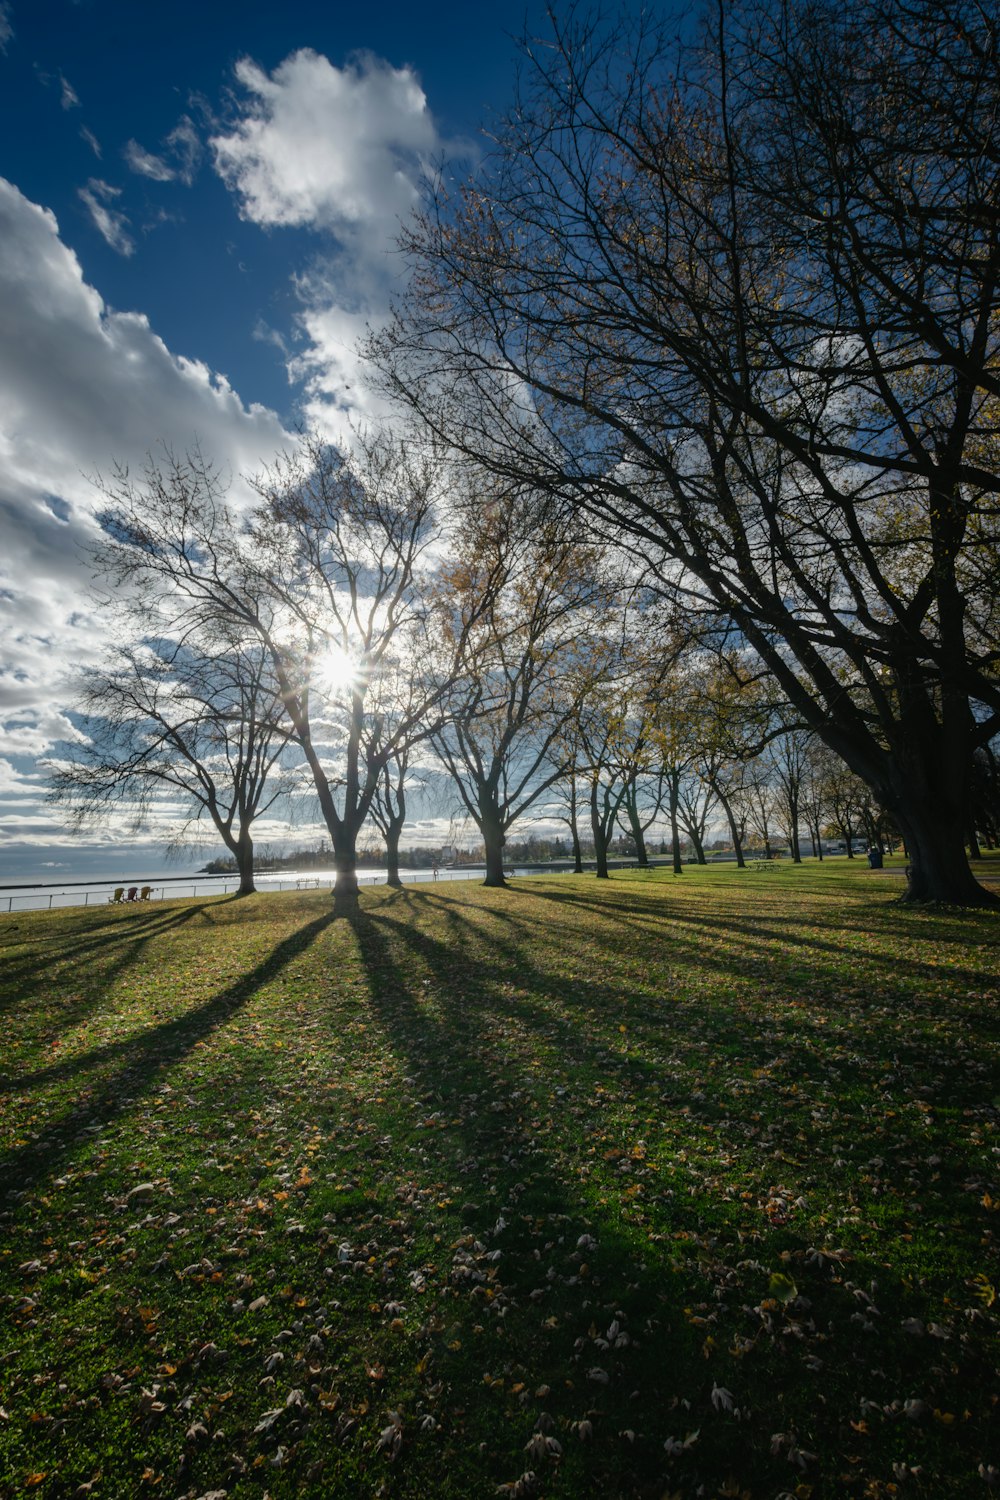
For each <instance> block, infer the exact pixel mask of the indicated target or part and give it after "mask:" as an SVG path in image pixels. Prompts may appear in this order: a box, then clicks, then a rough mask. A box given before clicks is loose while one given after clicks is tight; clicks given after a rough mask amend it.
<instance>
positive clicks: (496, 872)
mask: <svg viewBox="0 0 1000 1500" xmlns="http://www.w3.org/2000/svg"><path fill="white" fill-rule="evenodd" d="M479 831H480V833H481V834H482V836H483V847H484V849H485V851H486V879H485V880H484V881H483V885H489V886H502V885H506V884H507V881H506V879H505V878H504V873H503V846H504V832H503V825H502V824H501V822H500V817H499V814H498V813H497V812H496V810H495V809H493V808H489V809H487V811H486V812H485V813H481V815H480V823H479Z"/></svg>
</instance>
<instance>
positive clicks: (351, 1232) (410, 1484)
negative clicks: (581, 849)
mask: <svg viewBox="0 0 1000 1500" xmlns="http://www.w3.org/2000/svg"><path fill="white" fill-rule="evenodd" d="M900 889H901V885H900V881H899V878H898V875H897V874H894V873H893V872H891V871H890V872H887V873H885V874H884V875H877V874H872V873H871V872H869V871H867V869H864V868H862V867H860V865H859V866H858V867H856V868H849V867H848V866H847V863H846V862H845V861H838V862H835V863H833V864H828V865H825V866H823V867H818V866H815V865H811V864H807V865H805V866H803V867H801V868H799V869H795V868H792V867H785V868H779V869H777V870H775V871H766V872H760V873H754V872H745V873H743V872H738V871H736V870H735V869H731V868H730V869H726V868H719V869H709V870H707V871H701V870H694V869H688V870H686V871H685V874H684V875H683V876H682V877H681V878H680V879H675V878H673V877H672V876H670V875H669V874H666V873H660V872H657V873H653V874H649V875H641V874H633V875H621V876H618V877H616V878H614V879H613V880H612V881H611V882H609V883H598V882H597V881H595V880H594V879H593V878H592V877H582V878H574V877H571V876H568V877H562V878H553V879H546V880H536V879H531V880H523V881H519V882H516V883H515V885H514V887H513V888H512V889H510V890H508V891H502V892H496V891H485V890H482V889H480V888H479V887H476V886H472V885H464V884H463V885H458V884H455V885H449V886H447V887H440V886H438V887H435V886H426V887H422V888H411V889H408V890H405V891H402V892H396V893H390V892H388V891H386V890H382V889H379V890H369V891H365V892H364V894H363V897H362V913H361V916H360V918H359V919H358V921H357V922H356V923H355V924H349V923H347V922H344V921H334V920H332V916H331V913H330V909H329V897H328V896H326V895H321V894H313V893H311V894H309V895H302V894H296V895H286V896H278V895H268V896H259V897H255V898H252V899H250V900H246V901H242V902H240V901H235V900H229V901H218V900H216V901H204V900H202V901H182V902H175V903H171V904H167V905H163V906H157V907H155V908H145V909H143V908H140V909H113V908H106V909H104V910H100V911H95V910H93V909H90V910H81V909H77V910H73V911H67V912H61V913H52V914H51V915H49V914H31V915H29V916H22V915H15V916H14V917H13V918H8V919H5V920H4V921H3V925H2V926H0V944H2V945H3V948H2V953H3V963H4V988H3V990H2V991H0V1005H2V1015H3V1023H4V1030H3V1035H4V1039H5V1047H4V1056H3V1061H2V1064H0V1070H2V1072H3V1081H2V1088H3V1108H2V1112H0V1120H2V1124H0V1131H2V1149H3V1152H4V1156H3V1161H2V1163H0V1192H7V1193H8V1195H9V1196H8V1198H7V1202H6V1204H4V1205H3V1208H4V1209H5V1217H4V1218H3V1219H2V1220H0V1228H2V1230H3V1231H4V1233H3V1241H2V1260H0V1277H2V1282H0V1294H2V1299H3V1300H2V1302H0V1307H2V1309H3V1312H4V1314H5V1315H6V1317H7V1321H8V1322H9V1324H10V1326H11V1328H12V1336H11V1337H10V1338H9V1340H8V1342H7V1345H6V1348H5V1350H4V1352H3V1354H2V1356H0V1358H2V1363H0V1380H2V1386H0V1406H2V1409H3V1416H2V1418H0V1476H4V1477H0V1491H3V1492H4V1493H7V1492H9V1493H10V1494H12V1495H13V1494H20V1493H22V1492H24V1493H38V1494H44V1495H53V1496H55V1495H64V1494H73V1493H74V1491H75V1490H76V1488H77V1486H78V1485H81V1484H85V1483H92V1484H93V1488H92V1489H91V1490H90V1491H89V1492H87V1493H91V1494H93V1495H95V1496H108V1497H120V1496H128V1495H133V1494H134V1495H146V1494H150V1495H166V1496H170V1497H178V1496H182V1495H187V1496H191V1497H194V1496H201V1495H203V1494H205V1493H207V1492H210V1491H212V1490H224V1491H226V1493H228V1494H230V1495H234V1496H235V1495H260V1496H263V1494H264V1493H265V1492H267V1493H269V1494H270V1495H271V1496H273V1497H275V1500H277V1497H279V1496H283V1495H289V1496H290V1495H298V1494H303V1493H317V1494H329V1495H338V1496H339V1495H343V1496H352V1497H353V1496H355V1495H359V1494H373V1495H374V1494H385V1495H400V1496H404V1495H406V1496H428V1495H442V1496H453V1497H460V1496H461V1497H470V1496H472V1497H475V1496H480V1495H482V1496H490V1495H492V1494H493V1493H494V1491H495V1490H496V1488H497V1486H500V1485H512V1486H516V1485H517V1484H520V1486H521V1488H520V1490H519V1491H516V1492H517V1493H522V1494H528V1493H538V1494H544V1495H553V1496H564V1497H570V1496H572V1497H576V1496H583V1495H594V1496H615V1495H622V1496H624V1495H649V1496H654V1495H655V1496H661V1495H663V1494H664V1493H666V1494H675V1493H676V1494H679V1495H681V1496H683V1497H689V1496H690V1497H694V1496H696V1495H706V1496H709V1497H712V1496H716V1495H719V1496H722V1495H743V1494H749V1495H750V1496H752V1497H754V1500H757V1497H769V1500H770V1497H774V1496H776V1495H778V1494H782V1493H787V1494H790V1495H795V1496H797V1497H801V1500H806V1497H811V1500H819V1497H824V1496H829V1497H834V1496H839V1495H858V1496H865V1497H868V1496H871V1497H876V1496H883V1495H884V1496H888V1495H891V1494H896V1493H898V1494H902V1495H905V1494H907V1493H912V1494H915V1495H928V1496H938V1495H956V1496H958V1495H963V1496H964V1495H968V1494H972V1493H975V1492H977V1491H981V1492H982V1493H984V1494H986V1493H988V1491H987V1489H986V1486H985V1485H984V1480H983V1476H982V1474H981V1473H980V1466H981V1465H982V1466H983V1470H984V1473H985V1474H986V1476H987V1478H988V1477H989V1469H988V1466H989V1464H990V1463H991V1462H995V1461H996V1460H995V1459H994V1458H993V1455H995V1454H996V1453H997V1452H998V1451H1000V1443H998V1441H997V1403H996V1401H995V1399H994V1396H993V1394H991V1393H993V1392H995V1390H996V1386H997V1378H996V1377H997V1369H996V1367H997V1363H998V1345H997V1339H996V1333H997V1317H996V1315H997V1305H998V1304H997V1303H996V1302H994V1301H993V1300H992V1298H993V1296H994V1291H993V1289H994V1288H996V1287H998V1286H1000V1271H998V1267H997V1261H996V1231H997V1227H998V1226H1000V1218H998V1213H1000V1187H998V1185H997V1181H996V1178H997V1159H998V1158H997V1151H998V1148H1000V1139H998V1135H997V1129H996V1126H997V1120H998V1117H1000V1074H998V1070H997V1042H998V1028H997V974H998V970H1000V952H998V946H997V918H996V917H994V916H992V915H990V914H984V913H974V914H967V913H961V912H955V911H944V912H936V913H935V912H912V911H907V910H904V909H902V908H900V907H899V906H897V905H894V904H893V903H892V899H891V898H892V896H893V895H895V894H897V893H898V891H899V890H900ZM262 1299H263V1300H262ZM529 1471H530V1472H531V1473H533V1474H534V1475H535V1479H534V1480H533V1481H529V1480H526V1479H522V1478H521V1476H522V1475H525V1474H526V1473H527V1472H529ZM914 1471H917V1472H914ZM7 1476H9V1477H7ZM4 1485H7V1486H8V1490H4V1488H3V1487H4ZM892 1486H896V1489H895V1490H894V1489H893V1488H892ZM507 1493H511V1491H510V1490H508V1491H507Z"/></svg>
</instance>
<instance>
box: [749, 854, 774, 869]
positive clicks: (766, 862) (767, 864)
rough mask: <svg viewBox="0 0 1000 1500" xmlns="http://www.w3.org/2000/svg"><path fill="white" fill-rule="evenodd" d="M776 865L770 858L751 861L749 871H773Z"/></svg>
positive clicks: (772, 858)
mask: <svg viewBox="0 0 1000 1500" xmlns="http://www.w3.org/2000/svg"><path fill="white" fill-rule="evenodd" d="M777 864H778V861H777V860H776V859H775V858H774V857H773V856H772V857H771V858H770V859H752V860H751V861H750V868H751V870H774V869H776V868H777Z"/></svg>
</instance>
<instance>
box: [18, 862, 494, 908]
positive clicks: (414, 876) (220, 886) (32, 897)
mask: <svg viewBox="0 0 1000 1500" xmlns="http://www.w3.org/2000/svg"><path fill="white" fill-rule="evenodd" d="M482 877H483V872H482V870H481V869H469V870H466V869H462V868H458V869H455V870H439V871H438V873H437V874H436V875H435V874H434V873H433V872H432V871H430V870H401V871H400V879H401V880H402V881H403V882H404V883H406V884H418V883H421V882H424V883H428V884H429V883H430V882H432V881H434V880H481V879H482ZM384 884H385V876H384V875H383V874H379V875H365V873H364V872H363V871H360V870H359V872H358V885H359V886H365V885H369V886H372V885H384ZM332 886H333V877H332V876H326V877H324V878H322V879H321V878H319V877H318V876H298V877H297V878H295V879H292V880H272V879H270V878H269V877H266V876H265V877H263V878H262V877H260V876H258V885H257V889H258V891H260V892H261V893H266V892H268V891H289V890H292V891H321V890H324V889H327V890H328V889H332ZM239 887H240V883H239V881H238V880H226V879H223V880H221V881H220V880H219V879H218V878H215V879H212V880H211V881H206V880H202V881H198V880H192V881H191V882H190V884H189V883H188V882H187V881H177V882H171V884H170V885H150V889H149V895H148V896H145V897H142V898H140V897H139V896H138V895H136V896H134V897H133V898H132V899H131V900H129V899H128V897H127V895H123V896H121V897H120V898H119V899H118V900H117V901H116V900H115V899H114V895H115V891H116V890H119V889H121V890H122V891H125V892H127V891H128V890H129V889H132V888H134V889H135V890H137V891H139V890H141V889H142V888H143V887H142V885H136V886H135V887H130V886H128V885H125V886H122V885H121V884H120V882H114V881H108V882H101V883H97V882H95V884H94V885H93V886H91V887H88V888H87V889H80V890H74V889H71V888H68V889H64V890H55V891H43V890H35V891H29V892H25V894H24V895H17V894H11V895H8V896H4V895H2V894H0V902H3V901H6V902H7V905H6V907H3V906H2V905H0V916H2V915H9V914H11V913H13V912H16V911H20V912H29V911H52V910H55V909H61V908H64V907H71V906H90V905H94V906H102V905H104V906H109V905H110V906H146V905H148V904H149V902H151V901H172V900H174V899H182V898H183V899H187V898H188V897H195V896H197V895H199V893H200V894H201V895H203V896H228V895H229V894H230V893H231V892H232V891H238V890H239Z"/></svg>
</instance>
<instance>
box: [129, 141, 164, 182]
mask: <svg viewBox="0 0 1000 1500" xmlns="http://www.w3.org/2000/svg"><path fill="white" fill-rule="evenodd" d="M122 155H123V156H124V157H125V160H126V162H127V163H128V165H129V166H130V167H131V169H132V171H133V172H138V173H139V175H140V176H142V177H151V178H152V179H153V181H154V182H173V180H174V177H175V175H176V174H175V172H174V169H173V167H168V166H167V163H166V162H165V161H164V160H163V157H162V156H154V155H153V153H152V152H151V151H146V150H144V149H143V147H142V146H140V145H139V142H138V141H129V142H128V144H127V145H126V146H125V148H124V151H123V152H122Z"/></svg>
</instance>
